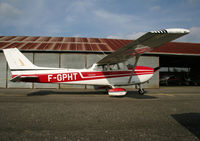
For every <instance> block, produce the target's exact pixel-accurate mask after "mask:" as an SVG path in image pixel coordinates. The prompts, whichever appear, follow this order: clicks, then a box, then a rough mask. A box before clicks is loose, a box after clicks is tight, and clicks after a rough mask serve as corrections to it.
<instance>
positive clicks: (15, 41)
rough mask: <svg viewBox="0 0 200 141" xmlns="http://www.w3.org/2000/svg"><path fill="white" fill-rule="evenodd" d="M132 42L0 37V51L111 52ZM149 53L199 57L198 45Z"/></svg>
mask: <svg viewBox="0 0 200 141" xmlns="http://www.w3.org/2000/svg"><path fill="white" fill-rule="evenodd" d="M132 41H133V40H124V39H106V38H80V37H42V36H0V50H2V49H6V48H18V49H20V50H22V51H61V52H68V51H70V52H113V51H115V50H117V49H119V48H121V47H123V46H125V45H126V44H128V43H130V42H132ZM150 53H156V54H186V55H187V54H189V55H200V43H177V42H170V43H167V44H165V45H163V46H161V47H159V48H157V49H155V50H153V51H151V52H150Z"/></svg>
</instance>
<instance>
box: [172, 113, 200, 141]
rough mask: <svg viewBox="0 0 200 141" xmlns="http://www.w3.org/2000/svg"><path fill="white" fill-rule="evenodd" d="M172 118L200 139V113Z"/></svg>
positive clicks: (184, 114)
mask: <svg viewBox="0 0 200 141" xmlns="http://www.w3.org/2000/svg"><path fill="white" fill-rule="evenodd" d="M171 116H172V117H173V118H174V119H175V120H176V121H177V122H178V123H180V124H181V125H182V126H183V127H185V128H186V129H188V130H189V131H190V132H191V133H192V134H193V135H195V136H196V137H197V138H198V139H200V113H183V114H174V115H171Z"/></svg>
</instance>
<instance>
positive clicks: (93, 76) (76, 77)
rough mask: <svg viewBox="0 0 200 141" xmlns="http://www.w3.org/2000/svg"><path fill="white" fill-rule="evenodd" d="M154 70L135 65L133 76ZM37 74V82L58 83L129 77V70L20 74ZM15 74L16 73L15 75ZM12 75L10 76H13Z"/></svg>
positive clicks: (151, 72) (150, 72)
mask: <svg viewBox="0 0 200 141" xmlns="http://www.w3.org/2000/svg"><path fill="white" fill-rule="evenodd" d="M153 73H154V70H153V68H150V67H141V66H137V67H136V71H135V72H134V76H136V75H147V74H153ZM33 75H34V76H38V78H39V83H58V82H72V81H85V80H97V79H107V78H117V77H129V76H130V75H131V71H104V72H101V71H95V72H93V71H91V72H68V73H51V74H27V75H21V76H33ZM15 76H16V75H15ZM15 76H14V75H13V76H12V77H15Z"/></svg>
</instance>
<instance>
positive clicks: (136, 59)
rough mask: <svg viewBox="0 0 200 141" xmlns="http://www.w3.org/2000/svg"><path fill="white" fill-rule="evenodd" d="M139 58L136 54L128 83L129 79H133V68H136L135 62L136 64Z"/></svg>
mask: <svg viewBox="0 0 200 141" xmlns="http://www.w3.org/2000/svg"><path fill="white" fill-rule="evenodd" d="M139 58H140V54H136V56H135V63H134V65H133V70H132V72H131V76H130V78H129V80H128V83H130V82H131V79H132V77H133V74H134V71H135V68H136V66H137V62H138V60H139Z"/></svg>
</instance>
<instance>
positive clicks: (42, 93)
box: [27, 90, 156, 99]
mask: <svg viewBox="0 0 200 141" xmlns="http://www.w3.org/2000/svg"><path fill="white" fill-rule="evenodd" d="M51 94H61V95H91V96H92V95H108V92H106V91H56V90H55V91H54V90H38V91H35V92H31V93H28V94H27V96H45V95H51ZM123 97H129V98H135V99H154V98H156V97H154V96H148V95H139V94H138V93H137V92H136V91H128V92H127V94H126V95H125V96H122V97H115V98H123Z"/></svg>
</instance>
